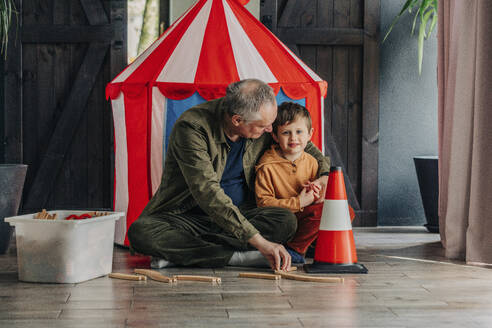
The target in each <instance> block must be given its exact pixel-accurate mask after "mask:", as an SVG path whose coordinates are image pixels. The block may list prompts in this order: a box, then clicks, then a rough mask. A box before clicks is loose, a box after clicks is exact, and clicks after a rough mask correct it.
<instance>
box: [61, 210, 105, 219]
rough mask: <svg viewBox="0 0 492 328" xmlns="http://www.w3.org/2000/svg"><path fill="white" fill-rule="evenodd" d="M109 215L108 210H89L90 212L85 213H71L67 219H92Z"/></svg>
mask: <svg viewBox="0 0 492 328" xmlns="http://www.w3.org/2000/svg"><path fill="white" fill-rule="evenodd" d="M105 215H108V212H97V211H96V212H88V213H83V214H80V215H77V214H72V215H69V216H67V217H66V218H65V220H83V219H90V218H93V217H100V216H105Z"/></svg>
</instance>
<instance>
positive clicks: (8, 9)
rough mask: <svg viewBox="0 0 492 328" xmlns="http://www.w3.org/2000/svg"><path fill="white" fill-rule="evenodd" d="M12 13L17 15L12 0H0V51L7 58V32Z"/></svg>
mask: <svg viewBox="0 0 492 328" xmlns="http://www.w3.org/2000/svg"><path fill="white" fill-rule="evenodd" d="M12 14H15V15H17V11H16V9H15V4H14V0H0V40H1V42H2V47H1V49H0V53H2V54H3V55H4V57H5V58H7V45H8V41H9V38H8V37H9V35H8V33H9V29H10V25H11V23H12Z"/></svg>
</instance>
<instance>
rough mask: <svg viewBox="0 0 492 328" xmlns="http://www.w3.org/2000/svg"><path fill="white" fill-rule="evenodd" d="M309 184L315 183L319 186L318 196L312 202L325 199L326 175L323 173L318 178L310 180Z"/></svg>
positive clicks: (316, 202) (319, 201)
mask: <svg viewBox="0 0 492 328" xmlns="http://www.w3.org/2000/svg"><path fill="white" fill-rule="evenodd" d="M311 184H315V185H317V186H318V187H319V188H320V192H319V198H318V199H316V201H315V202H314V203H315V204H318V203H321V202H322V201H323V200H324V199H325V193H326V187H327V186H328V176H327V175H323V176H320V177H319V178H318V179H316V180H314V181H313V182H311Z"/></svg>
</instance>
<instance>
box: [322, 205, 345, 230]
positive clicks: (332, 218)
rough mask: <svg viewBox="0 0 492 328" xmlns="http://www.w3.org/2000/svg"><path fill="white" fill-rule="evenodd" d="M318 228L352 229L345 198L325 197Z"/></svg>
mask: <svg viewBox="0 0 492 328" xmlns="http://www.w3.org/2000/svg"><path fill="white" fill-rule="evenodd" d="M319 230H325V231H346V230H352V224H351V223H350V214H349V209H348V202H347V200H345V199H344V200H339V199H337V200H335V199H325V203H324V204H323V214H322V216H321V224H320V226H319Z"/></svg>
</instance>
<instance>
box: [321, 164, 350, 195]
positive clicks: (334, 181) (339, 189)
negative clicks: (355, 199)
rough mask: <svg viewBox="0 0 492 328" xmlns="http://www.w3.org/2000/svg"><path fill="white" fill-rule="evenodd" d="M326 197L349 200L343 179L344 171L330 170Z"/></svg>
mask: <svg viewBox="0 0 492 328" xmlns="http://www.w3.org/2000/svg"><path fill="white" fill-rule="evenodd" d="M325 199H338V200H347V192H346V191H345V182H344V181H343V172H342V171H341V170H340V171H334V172H330V176H329V177H328V187H327V188H326V196H325Z"/></svg>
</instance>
